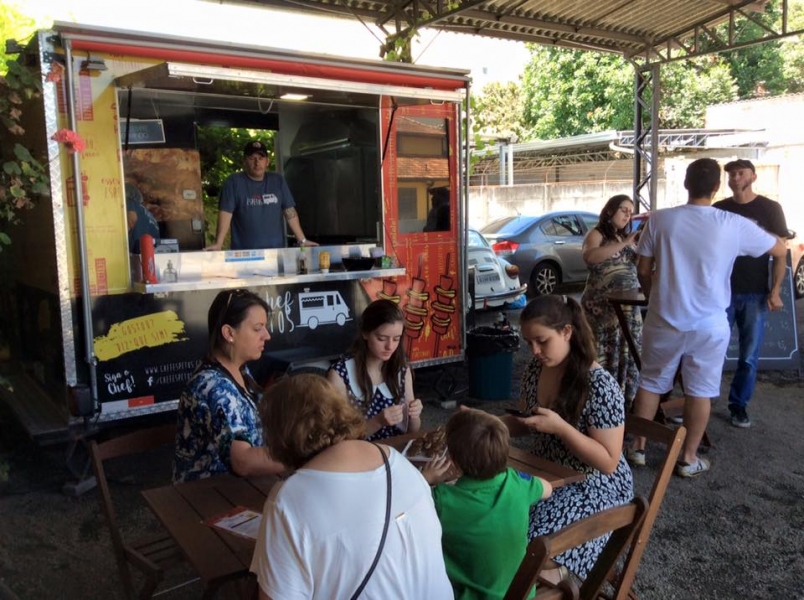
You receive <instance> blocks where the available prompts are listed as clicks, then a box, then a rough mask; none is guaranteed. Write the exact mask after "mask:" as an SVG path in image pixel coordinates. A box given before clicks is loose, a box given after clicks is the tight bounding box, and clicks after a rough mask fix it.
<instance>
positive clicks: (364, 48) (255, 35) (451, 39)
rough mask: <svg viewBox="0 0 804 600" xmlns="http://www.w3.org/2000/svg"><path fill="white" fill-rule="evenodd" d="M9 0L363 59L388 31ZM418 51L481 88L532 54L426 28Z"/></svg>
mask: <svg viewBox="0 0 804 600" xmlns="http://www.w3.org/2000/svg"><path fill="white" fill-rule="evenodd" d="M12 4H17V6H19V7H20V10H21V12H23V13H25V14H28V15H30V16H32V17H34V18H36V19H37V20H38V22H39V23H44V24H47V23H48V22H49V21H51V20H57V21H70V22H75V23H82V24H86V25H98V26H104V27H116V28H119V29H134V30H143V31H150V32H154V33H165V34H170V35H178V36H186V37H193V38H202V39H210V40H216V41H226V42H233V43H238V44H255V45H260V46H269V47H276V48H287V49H292V50H301V51H309V52H315V53H324V54H336V55H342V56H352V57H358V58H379V47H380V40H378V37H379V38H380V39H382V37H383V36H382V34H381V32H379V30H377V29H376V28H372V29H369V28H368V27H366V26H365V25H363V24H361V23H360V22H359V21H358V20H357V19H350V20H346V19H334V18H330V17H319V16H315V15H312V14H311V13H304V14H300V13H293V12H289V11H284V10H273V9H267V8H266V9H260V8H253V7H249V6H242V5H237V4H228V3H226V4H223V3H221V2H216V1H210V0H136V1H135V2H120V1H119V0H118V1H112V2H99V1H98V0H69V1H66V0H26V1H25V2H19V1H18V2H14V1H13V0H12ZM322 14H323V13H322ZM375 35H376V36H377V37H375ZM413 56H414V58H415V62H416V63H418V64H423V65H432V66H443V67H452V68H458V69H469V70H471V71H472V79H473V85H474V86H475V88H476V89H477V88H482V87H483V85H485V84H486V83H488V82H490V81H509V80H516V79H517V77H518V76H519V75H520V74H521V73H522V70H523V68H524V65H525V63H526V62H527V59H528V56H529V53H528V51H527V49H526V48H525V44H523V43H521V42H512V41H506V40H493V39H486V38H482V37H479V36H470V35H464V34H453V33H447V32H443V33H441V32H437V31H423V32H422V33H421V34H420V35H419V37H418V40H417V41H416V42H415V43H414V48H413Z"/></svg>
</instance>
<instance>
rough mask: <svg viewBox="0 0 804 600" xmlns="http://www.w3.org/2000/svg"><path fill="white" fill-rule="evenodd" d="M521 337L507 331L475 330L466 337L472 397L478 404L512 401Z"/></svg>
mask: <svg viewBox="0 0 804 600" xmlns="http://www.w3.org/2000/svg"><path fill="white" fill-rule="evenodd" d="M517 348H519V334H517V332H516V331H513V330H511V329H508V328H505V329H503V328H500V327H475V328H474V329H471V330H469V331H468V332H467V334H466V356H467V357H468V358H469V395H470V396H471V397H472V398H476V399H478V400H510V398H511V380H512V379H513V376H514V352H516V351H517Z"/></svg>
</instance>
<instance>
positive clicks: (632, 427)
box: [600, 415, 687, 600]
mask: <svg viewBox="0 0 804 600" xmlns="http://www.w3.org/2000/svg"><path fill="white" fill-rule="evenodd" d="M625 433H626V434H627V435H636V436H641V437H645V438H647V440H648V443H649V444H650V447H651V448H653V447H654V446H655V445H660V446H662V447H663V448H664V454H663V455H662V460H661V462H660V463H659V466H658V471H657V472H656V478H655V479H654V480H653V487H651V490H650V494H649V496H648V510H647V512H646V513H645V519H644V520H643V521H642V524H641V525H639V527H637V528H636V530H635V531H634V537H633V539H632V540H631V543H630V545H629V547H628V553H627V554H626V557H625V563H624V564H623V566H622V568H621V569H620V570H619V572H617V571H616V570H612V571H610V572H609V577H608V580H609V583H611V585H612V586H613V587H614V595H613V596H607V595H602V594H601V595H600V597H601V598H611V599H612V600H625V599H626V598H630V599H631V600H636V598H637V595H636V593H635V592H634V591H633V589H632V586H633V584H634V578H635V577H636V573H637V569H638V568H639V562H640V561H641V560H642V554H643V553H644V552H645V546H647V544H648V538H649V537H650V533H651V530H652V529H653V524H654V523H655V522H656V516H657V515H658V514H659V508H660V507H661V506H662V500H663V499H664V494H665V491H667V484H668V483H669V481H670V478H671V477H672V476H673V469H675V466H676V461H677V460H678V455H679V454H680V453H681V447H682V446H683V444H684V438H685V437H686V436H687V430H686V429H685V428H684V427H683V426H682V427H678V428H676V427H670V426H667V425H662V424H661V423H657V422H656V421H648V420H647V419H643V418H642V417H637V416H634V415H628V416H626V418H625Z"/></svg>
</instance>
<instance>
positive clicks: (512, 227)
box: [480, 217, 533, 235]
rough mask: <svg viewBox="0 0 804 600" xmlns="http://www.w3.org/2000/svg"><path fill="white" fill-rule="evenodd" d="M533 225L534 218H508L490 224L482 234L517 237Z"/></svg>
mask: <svg viewBox="0 0 804 600" xmlns="http://www.w3.org/2000/svg"><path fill="white" fill-rule="evenodd" d="M532 223H533V217H506V218H504V219H498V220H497V221H494V222H493V223H489V224H488V225H486V226H485V227H484V228H483V229H481V230H480V232H481V233H484V234H486V233H494V234H499V235H517V234H519V233H520V232H522V231H523V230H524V229H525V228H527V227H530V225H531V224H532Z"/></svg>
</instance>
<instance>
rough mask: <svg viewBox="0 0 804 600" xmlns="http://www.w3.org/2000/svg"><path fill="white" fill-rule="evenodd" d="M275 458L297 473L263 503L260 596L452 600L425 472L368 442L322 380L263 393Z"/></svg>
mask: <svg viewBox="0 0 804 600" xmlns="http://www.w3.org/2000/svg"><path fill="white" fill-rule="evenodd" d="M261 417H262V422H263V424H264V431H265V439H266V440H268V447H269V450H270V452H271V454H272V455H273V456H275V457H277V459H278V460H281V461H282V462H283V463H284V464H286V465H288V467H290V468H291V469H297V470H296V471H295V473H294V474H293V475H291V476H290V477H289V478H288V479H287V480H286V481H284V482H282V483H279V484H277V485H275V486H274V488H273V489H272V490H271V494H270V495H269V497H268V499H267V500H266V502H265V508H264V511H263V520H262V524H261V527H260V534H259V538H258V540H257V545H256V548H255V551H254V557H253V559H252V562H251V570H252V571H253V572H254V573H255V574H256V575H257V581H258V583H259V587H260V598H261V599H266V598H274V599H279V598H281V599H283V600H293V599H297V598H305V599H306V598H321V599H326V600H330V599H332V598H351V597H352V595H353V594H354V593H355V591H356V590H357V589H358V587H359V586H360V583H361V582H362V581H363V578H364V577H365V576H366V573H367V572H368V571H369V567H370V566H371V564H372V562H373V560H374V557H375V556H376V555H377V551H378V548H379V545H380V538H381V536H382V531H383V525H384V523H385V512H386V498H387V481H386V467H385V465H384V461H383V458H382V456H381V454H380V452H382V453H384V454H385V455H387V458H388V462H389V468H390V473H391V490H392V491H391V512H390V514H391V518H390V525H389V527H388V533H387V538H386V541H385V545H384V547H383V549H382V552H381V553H380V557H379V560H378V562H377V566H376V568H375V570H374V571H373V573H372V574H371V577H370V578H369V580H368V583H367V584H366V587H365V588H364V589H363V592H362V594H361V595H360V598H361V600H372V599H377V600H379V599H382V600H386V599H388V598H428V599H434V600H438V599H442V598H443V599H447V598H449V599H451V598H452V597H453V594H452V586H451V585H450V583H449V579H448V578H447V573H446V568H445V566H444V558H443V555H442V553H441V524H440V523H439V521H438V517H437V515H436V512H435V506H434V505H433V499H432V495H431V493H430V488H429V486H428V485H427V482H426V481H425V480H424V478H423V477H422V475H421V474H420V473H419V472H418V471H417V470H416V468H415V467H413V465H411V464H410V463H409V462H408V461H407V460H405V459H404V458H403V457H402V456H401V455H400V454H399V453H398V452H397V451H396V450H394V449H392V448H389V447H386V446H377V445H374V444H371V443H369V442H366V441H365V440H364V439H363V438H364V436H365V434H366V422H365V420H364V419H363V417H362V416H361V415H360V413H359V412H358V411H357V410H356V409H355V408H354V407H353V406H351V405H350V404H349V403H348V402H346V400H345V399H344V397H343V396H342V395H341V394H339V393H338V392H337V391H336V390H335V389H333V386H331V385H330V384H329V383H328V382H327V381H326V380H325V379H324V378H322V377H319V376H317V375H309V374H307V375H297V376H294V377H290V378H286V379H283V380H281V381H280V382H279V383H277V384H276V385H274V386H272V387H271V388H269V389H268V390H267V391H266V393H265V398H264V401H263V405H262V408H261Z"/></svg>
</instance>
